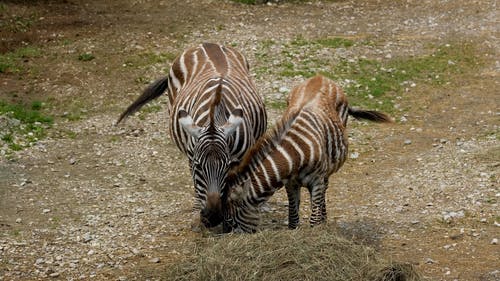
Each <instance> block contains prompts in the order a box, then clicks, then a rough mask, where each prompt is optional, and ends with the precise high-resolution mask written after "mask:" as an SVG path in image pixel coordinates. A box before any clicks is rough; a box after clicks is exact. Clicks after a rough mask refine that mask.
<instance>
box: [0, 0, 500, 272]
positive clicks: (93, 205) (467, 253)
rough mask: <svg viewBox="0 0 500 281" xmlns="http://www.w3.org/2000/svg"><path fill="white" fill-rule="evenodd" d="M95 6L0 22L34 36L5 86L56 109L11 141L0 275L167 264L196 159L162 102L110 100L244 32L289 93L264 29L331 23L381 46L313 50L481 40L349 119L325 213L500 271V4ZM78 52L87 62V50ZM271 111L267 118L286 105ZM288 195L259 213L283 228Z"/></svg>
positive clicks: (433, 254) (278, 86)
mask: <svg viewBox="0 0 500 281" xmlns="http://www.w3.org/2000/svg"><path fill="white" fill-rule="evenodd" d="M85 2H88V1H82V3H80V1H40V2H37V4H36V5H35V6H33V4H32V5H28V6H25V5H23V4H15V3H16V1H12V2H11V1H7V2H6V3H5V4H2V7H3V8H2V10H3V12H2V16H3V17H2V19H3V20H4V22H9V23H11V24H12V22H13V20H14V22H15V19H17V20H18V21H20V20H19V18H21V19H26V18H28V19H30V22H29V24H27V25H28V31H26V32H14V31H12V30H10V31H9V30H7V29H2V40H3V38H8V39H9V40H7V41H8V42H7V41H2V44H3V45H2V48H3V49H4V51H6V50H15V49H16V48H19V47H22V46H24V45H26V44H28V45H30V46H31V45H34V46H39V48H40V49H41V55H39V56H36V57H33V58H30V59H25V60H23V61H22V62H20V63H21V64H22V66H23V69H24V70H22V71H20V72H19V73H7V74H5V73H0V85H1V88H0V97H1V98H2V99H7V100H12V101H33V100H43V101H46V102H47V103H48V104H50V107H49V108H48V109H47V113H49V114H51V115H53V116H55V117H56V119H55V123H54V125H53V127H52V128H51V129H50V130H49V136H48V137H47V138H45V139H43V140H42V141H39V142H38V143H37V144H36V145H34V146H33V147H31V148H28V149H25V150H22V151H19V152H13V154H8V155H7V154H5V151H7V148H6V146H4V147H3V148H2V150H3V151H4V154H2V156H1V157H2V158H1V161H0V235H1V236H0V280H44V279H46V278H47V277H53V278H56V279H57V278H59V279H61V280H63V279H67V280H75V279H82V280H87V279H89V278H91V277H95V278H94V280H101V279H113V280H116V279H119V280H127V279H130V280H141V279H143V278H144V277H145V276H146V277H151V278H152V279H158V278H161V277H160V275H159V274H160V272H161V270H162V269H161V268H164V267H165V266H168V265H169V264H171V263H173V262H175V261H178V260H179V259H182V258H184V257H186V256H189V255H190V253H191V252H192V250H193V247H195V246H196V245H195V243H194V242H193V240H194V238H196V237H199V236H200V234H198V233H193V232H191V231H190V228H189V222H188V217H187V215H188V214H189V212H190V208H191V198H192V187H191V180H190V176H189V172H188V167H187V161H186V160H185V159H184V157H183V155H182V154H181V153H180V152H178V151H177V149H176V148H175V146H174V145H173V144H172V143H171V141H170V139H169V136H168V135H167V133H166V132H167V122H166V121H165V120H166V113H165V102H166V101H165V100H160V101H158V102H156V103H155V104H154V105H153V106H151V107H149V108H148V109H147V110H146V112H145V113H141V114H139V117H134V118H131V119H129V120H128V121H127V123H126V124H125V125H124V126H121V127H115V126H113V122H114V121H115V120H116V117H117V116H118V114H119V113H120V112H121V110H122V109H124V108H125V107H126V106H127V105H128V104H129V103H130V102H131V101H132V100H133V99H134V98H135V97H136V96H137V95H138V94H139V93H140V91H141V90H142V89H143V88H144V86H145V83H147V82H149V81H151V80H153V79H155V78H157V77H159V76H161V75H162V73H164V71H165V68H167V67H168V66H169V62H170V61H171V60H172V59H173V57H174V56H175V55H177V54H178V53H179V52H181V51H182V50H183V49H184V48H186V47H188V46H192V45H194V44H197V43H199V42H203V41H214V42H224V43H227V44H232V45H235V46H236V47H237V48H238V49H240V50H241V51H242V52H243V53H244V54H246V55H247V56H248V58H249V60H250V62H251V65H252V69H253V71H255V72H254V73H256V77H255V79H256V84H257V86H258V88H259V90H260V92H261V93H262V94H263V95H264V96H265V97H266V100H267V101H268V102H272V101H274V100H276V99H278V100H279V99H280V98H281V97H282V95H284V94H286V92H287V90H289V89H290V88H291V87H292V86H293V85H295V84H296V83H298V82H300V81H302V80H303V78H302V77H300V76H297V75H295V76H282V75H279V72H278V71H277V69H279V68H280V67H282V65H281V62H276V61H275V60H276V59H275V58H274V57H271V58H270V59H267V60H263V59H262V48H263V46H267V45H266V44H268V43H269V42H270V40H272V46H271V47H269V49H266V50H268V51H269V52H270V53H271V54H272V53H273V52H276V54H282V53H283V52H281V53H280V50H284V47H283V46H285V45H286V44H290V42H291V41H293V40H296V39H297V38H306V39H311V38H312V39H314V38H327V37H337V36H338V37H345V38H350V39H352V40H354V41H355V42H365V41H366V42H373V44H371V43H370V44H356V45H355V46H354V47H353V48H351V49H348V48H338V49H335V50H333V51H331V53H329V52H327V53H324V52H320V51H318V53H317V54H318V56H326V57H328V56H332V57H335V56H342V55H345V54H347V56H348V57H354V56H355V57H366V58H368V59H371V58H373V59H374V60H376V61H380V62H384V61H385V60H390V59H393V58H412V57H418V56H421V55H428V54H429V50H430V48H429V46H437V45H439V46H446V44H450V45H451V46H457V42H458V44H466V43H470V44H472V45H474V46H475V48H474V58H475V59H477V60H478V64H477V66H475V67H474V68H473V71H470V70H463V71H462V73H464V74H460V73H458V74H454V75H453V76H451V78H450V79H449V80H448V81H447V82H446V83H444V84H432V83H420V82H418V83H416V85H414V86H413V85H412V86H408V87H407V90H405V91H403V93H401V94H400V95H399V98H398V99H396V103H397V105H398V108H399V109H400V110H395V111H394V112H392V114H393V115H394V117H395V118H396V119H397V120H398V122H397V123H396V124H394V125H392V126H380V125H373V124H365V123H360V122H356V121H354V122H352V123H351V124H352V127H351V131H350V141H351V146H350V150H351V159H349V161H347V163H346V165H345V166H344V167H343V168H342V169H341V171H340V172H339V173H338V174H336V175H334V176H333V177H332V182H331V186H330V189H329V191H328V201H327V205H328V213H329V215H330V222H329V223H336V224H337V225H338V226H339V228H340V229H342V230H343V231H344V232H345V233H346V235H350V236H353V237H354V238H355V239H358V240H364V241H366V243H369V244H370V245H373V246H375V247H376V248H377V249H378V250H379V251H380V252H382V253H383V254H384V255H387V256H390V257H392V258H393V259H395V260H399V261H408V262H411V263H414V264H415V265H417V267H418V269H419V270H421V271H422V272H423V273H424V275H425V276H428V277H430V278H432V279H433V280H499V279H500V262H499V257H500V248H499V247H500V246H498V245H497V244H498V239H499V238H500V235H499V233H500V231H499V223H500V213H499V211H498V210H499V207H498V200H500V185H499V160H500V147H499V145H498V125H499V124H500V122H499V117H498V116H499V115H498V114H499V113H498V112H499V100H500V99H499V98H498V97H499V95H498V87H499V83H500V80H499V70H500V69H499V62H498V58H499V57H500V56H499V50H500V44H499V41H498V37H499V25H498V19H499V15H498V12H497V10H498V8H497V4H496V1H403V2H401V1H399V2H397V4H394V3H393V1H331V2H330V1H328V2H316V1H312V3H307V4H294V5H292V4H280V5H255V6H248V5H241V4H235V3H232V2H228V1H209V0H206V1H160V2H159V3H158V1H124V0H123V1H114V4H112V5H108V4H102V3H104V1H95V2H92V1H91V3H87V4H85ZM101 2H102V3H101ZM180 2H186V3H180ZM16 16H17V18H16ZM5 26H9V25H3V26H0V27H2V28H3V27H5ZM363 40H364V41H363ZM23 41H24V42H26V43H22V42H23ZM266 42H267V43H266ZM4 43H5V44H4ZM86 53H90V54H92V55H93V56H94V57H95V58H94V59H91V60H89V61H85V60H82V59H78V57H79V55H81V54H86ZM296 59H297V61H295V62H294V63H295V64H296V65H295V67H296V68H297V67H299V66H300V64H301V63H303V62H302V61H301V58H300V57H297V58H296ZM302 59H303V58H302ZM291 60H293V59H291ZM165 61H166V62H165ZM480 61H481V62H480ZM268 63H269V64H268ZM454 63H455V62H454V61H450V62H449V64H454ZM472 65H473V64H472ZM268 68H269V69H271V70H274V71H269V72H263V73H264V74H259V73H258V71H259V70H262V69H264V70H266V69H268ZM268 110H269V112H270V115H271V120H270V122H271V123H272V122H273V119H275V118H276V117H277V116H278V115H279V113H280V108H279V107H273V106H268ZM304 198H307V196H304ZM284 202H286V195H285V193H284V192H283V191H280V192H278V193H277V194H276V196H274V197H273V198H272V200H271V207H272V212H271V213H269V214H267V215H266V217H265V219H264V224H263V227H265V228H276V229H285V228H286V226H285V225H284V224H283V223H282V222H283V221H284V220H285V219H286V208H285V206H284ZM302 212H303V215H304V216H307V214H308V202H307V201H306V202H304V204H303V206H302ZM495 241H496V242H495Z"/></svg>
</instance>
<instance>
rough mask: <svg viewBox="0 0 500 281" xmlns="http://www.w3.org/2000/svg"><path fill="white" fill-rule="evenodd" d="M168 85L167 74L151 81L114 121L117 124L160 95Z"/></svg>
mask: <svg viewBox="0 0 500 281" xmlns="http://www.w3.org/2000/svg"><path fill="white" fill-rule="evenodd" d="M167 87H168V76H166V77H164V78H160V79H158V80H156V81H155V82H153V83H151V84H150V85H149V86H148V87H147V88H146V90H144V92H143V93H142V95H141V96H140V97H138V98H137V99H136V100H135V101H134V103H132V104H131V105H130V106H129V107H128V108H127V110H125V111H124V112H123V113H122V114H121V115H120V118H118V121H116V124H117V125H118V124H119V123H120V122H121V121H122V120H124V119H126V118H127V117H129V116H130V115H131V114H133V113H135V112H136V111H138V110H139V109H141V107H143V106H144V105H145V104H147V103H148V102H150V101H152V100H154V99H156V98H157V97H159V96H161V95H162V94H163V93H164V92H165V90H166V89H167Z"/></svg>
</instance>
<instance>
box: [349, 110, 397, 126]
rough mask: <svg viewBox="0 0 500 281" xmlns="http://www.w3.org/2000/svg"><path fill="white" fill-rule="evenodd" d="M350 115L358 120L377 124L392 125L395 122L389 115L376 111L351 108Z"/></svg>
mask: <svg viewBox="0 0 500 281" xmlns="http://www.w3.org/2000/svg"><path fill="white" fill-rule="evenodd" d="M348 113H349V115H351V116H352V117H354V118H356V119H366V120H369V121H373V122H377V123H392V122H394V121H393V120H392V118H391V117H389V115H387V114H385V113H382V112H378V111H374V110H363V109H355V108H351V107H349V110H348Z"/></svg>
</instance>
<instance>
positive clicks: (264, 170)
mask: <svg viewBox="0 0 500 281" xmlns="http://www.w3.org/2000/svg"><path fill="white" fill-rule="evenodd" d="M259 168H260V170H261V173H262V175H264V178H265V179H266V183H267V186H271V178H270V177H269V175H268V174H267V171H266V167H265V166H264V160H262V161H261V162H260V165H259Z"/></svg>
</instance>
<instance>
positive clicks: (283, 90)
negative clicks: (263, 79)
mask: <svg viewBox="0 0 500 281" xmlns="http://www.w3.org/2000/svg"><path fill="white" fill-rule="evenodd" d="M278 91H279V92H280V93H288V92H290V89H288V88H287V87H285V86H281V87H280V88H279V90H278Z"/></svg>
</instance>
